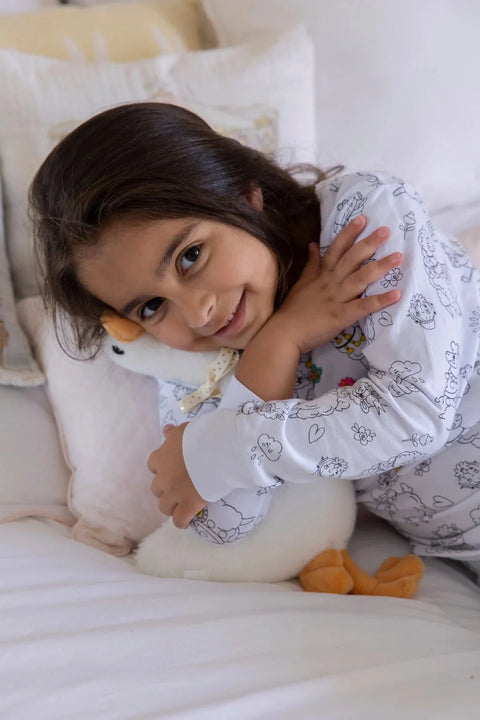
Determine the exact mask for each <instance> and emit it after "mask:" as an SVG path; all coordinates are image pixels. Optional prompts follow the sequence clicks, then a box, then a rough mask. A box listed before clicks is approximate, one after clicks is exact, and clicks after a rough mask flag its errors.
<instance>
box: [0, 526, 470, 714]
mask: <svg viewBox="0 0 480 720" xmlns="http://www.w3.org/2000/svg"><path fill="white" fill-rule="evenodd" d="M0 548H1V551H0V556H1V557H0V587H1V589H0V608H1V609H0V617H1V622H0V642H1V652H0V717H1V718H2V720H24V719H25V720H30V719H32V720H33V719H34V718H35V720H57V719H58V720H67V718H68V719H73V718H82V719H84V718H89V719H90V718H91V719H92V720H93V719H95V720H104V719H106V718H109V719H111V720H121V719H123V718H128V719H129V720H140V719H145V720H146V719H147V718H148V719H154V718H155V719H157V718H172V719H174V720H180V718H182V719H183V718H185V719H188V720H200V719H203V718H208V719H209V720H212V718H213V719H214V720H221V719H223V718H226V719H228V720H236V719H237V718H238V720H253V719H254V718H255V719H256V718H258V719H259V720H260V718H261V719H262V720H268V719H270V718H271V719H272V720H283V719H284V718H285V720H286V719H287V718H288V719H290V718H293V717H295V718H299V719H302V720H308V719H309V718H312V719H313V718H315V719H318V718H321V719H323V718H325V719H326V720H335V719H336V718H338V719H339V720H340V718H341V720H346V719H347V718H355V720H363V719H365V720H367V719H368V720H371V719H374V718H378V719H379V720H380V719H381V720H384V719H385V718H388V719H389V720H396V718H398V719H399V720H400V718H401V720H404V719H405V718H409V719H410V720H411V719H412V718H426V717H434V718H436V719H438V720H440V719H443V718H445V720H447V719H448V720H451V719H452V718H455V719H456V720H461V719H463V718H465V719H466V718H476V717H478V709H479V707H480V588H478V587H476V586H475V585H474V584H473V583H472V582H471V581H470V580H469V579H468V578H467V577H466V576H464V575H463V574H461V573H460V572H459V571H458V570H456V569H453V568H452V567H450V566H448V565H446V564H444V563H442V562H441V561H438V560H432V561H428V562H427V570H426V576H425V579H424V581H423V583H422V586H421V589H420V594H419V596H418V599H416V600H398V599H390V598H376V597H350V596H338V595H318V594H309V593H304V592H302V591H301V590H299V588H298V586H297V585H296V584H295V583H282V584H279V585H267V584H251V585H248V584H227V583H225V584H220V583H209V582H204V581H195V580H170V579H159V578H153V577H147V576H142V575H139V574H137V573H136V572H135V571H134V569H133V568H132V566H131V564H130V563H129V562H128V560H125V559H119V558H115V557H112V556H110V555H107V554H105V553H102V552H100V551H98V550H95V549H93V548H90V547H87V546H84V545H82V544H80V543H77V542H75V541H73V540H71V539H70V538H69V537H68V530H66V529H65V528H63V527H62V526H60V525H58V524H56V523H53V522H47V521H38V520H23V521H20V522H16V523H10V524H7V525H3V526H0ZM404 551H405V543H404V541H403V540H402V539H401V538H399V537H397V536H396V535H395V534H393V532H392V531H391V530H390V529H388V528H387V527H385V526H384V525H383V524H381V523H379V522H378V521H377V520H374V519H372V518H364V519H362V520H361V522H360V524H359V528H358V530H357V532H356V535H355V538H354V542H353V544H352V552H353V555H354V556H355V557H356V558H357V560H359V561H361V562H362V563H363V564H364V565H365V566H366V567H367V568H368V567H369V566H374V565H375V564H377V563H378V561H379V560H381V559H383V558H384V557H385V556H386V554H388V553H402V552H404Z"/></svg>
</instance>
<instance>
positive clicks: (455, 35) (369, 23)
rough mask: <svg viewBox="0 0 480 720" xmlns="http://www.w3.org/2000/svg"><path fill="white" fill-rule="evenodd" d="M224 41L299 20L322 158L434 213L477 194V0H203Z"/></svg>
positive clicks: (479, 149) (479, 52)
mask: <svg viewBox="0 0 480 720" xmlns="http://www.w3.org/2000/svg"><path fill="white" fill-rule="evenodd" d="M203 4H204V8H205V10H206V12H207V14H208V17H209V20H210V22H211V23H212V24H213V26H214V29H215V31H216V33H217V37H218V40H219V43H220V45H221V46H229V45H233V44H236V43H240V42H244V41H245V40H246V38H250V37H252V35H253V34H255V33H256V34H262V33H264V32H266V31H268V32H271V31H272V29H274V30H276V31H280V30H282V28H284V27H288V25H289V24H291V23H292V22H295V21H297V22H298V20H303V22H304V23H305V25H306V27H307V28H308V31H309V33H310V36H311V37H312V38H313V39H314V41H315V60H316V62H315V70H316V107H317V137H318V144H319V155H318V162H319V164H320V165H327V166H328V165H331V164H332V163H343V164H344V165H346V166H347V167H348V168H354V169H358V168H363V167H369V168H373V169H377V170H380V171H381V170H387V171H390V172H393V173H394V174H396V175H399V176H400V177H403V178H405V179H408V180H409V181H410V183H411V184H412V185H413V186H414V187H416V188H417V189H418V190H419V191H420V192H421V194H422V197H423V199H424V200H425V202H426V204H427V205H428V206H429V207H430V209H431V210H432V211H434V210H438V209H440V208H442V207H444V206H447V205H452V204H457V203H466V202H471V201H476V200H480V133H479V132H478V118H479V117H480V92H479V90H478V88H479V82H478V68H479V67H480V43H479V28H480V3H478V2H477V1H476V0H470V1H468V0H467V1H466V2H458V1H457V0H423V1H422V2H418V0H389V2H385V0H362V2H351V0H335V2H332V1H331V0H315V2H312V0H296V1H295V3H293V2H291V1H290V2H289V1H288V0H262V2H258V1H257V0H229V1H228V2H225V1H224V0H203Z"/></svg>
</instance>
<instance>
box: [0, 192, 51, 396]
mask: <svg viewBox="0 0 480 720" xmlns="http://www.w3.org/2000/svg"><path fill="white" fill-rule="evenodd" d="M43 381H44V377H43V373H42V372H41V371H40V368H39V367H38V365H37V364H36V362H35V361H34V359H33V357H32V354H31V352H30V346H29V344H28V342H27V338H26V337H25V335H24V334H23V331H22V329H21V327H20V325H19V324H18V320H17V313H16V310H15V300H14V297H13V289H12V285H11V282H10V270H9V267H8V260H7V254H6V249H5V234H4V231H3V220H2V188H1V185H0V385H41V384H42V383H43Z"/></svg>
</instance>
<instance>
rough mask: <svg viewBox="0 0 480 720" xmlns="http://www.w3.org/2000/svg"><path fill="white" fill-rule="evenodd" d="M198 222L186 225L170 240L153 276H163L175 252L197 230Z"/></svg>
mask: <svg viewBox="0 0 480 720" xmlns="http://www.w3.org/2000/svg"><path fill="white" fill-rule="evenodd" d="M199 222H200V221H199V220H196V221H194V222H192V223H190V224H189V225H186V226H185V227H184V228H183V229H182V230H180V232H178V233H177V234H176V235H174V236H173V238H172V239H171V241H170V243H169V245H168V247H167V249H166V250H165V254H164V256H163V257H162V259H161V260H160V262H159V263H158V266H157V269H156V271H155V275H156V276H157V277H158V276H161V275H164V274H165V271H166V269H167V267H168V265H169V263H170V260H171V259H172V257H173V255H174V254H175V250H176V249H177V248H178V247H179V246H180V245H181V244H182V243H183V242H184V241H185V240H188V238H189V236H190V235H191V233H192V232H193V231H194V230H195V229H196V228H197V226H198V224H199Z"/></svg>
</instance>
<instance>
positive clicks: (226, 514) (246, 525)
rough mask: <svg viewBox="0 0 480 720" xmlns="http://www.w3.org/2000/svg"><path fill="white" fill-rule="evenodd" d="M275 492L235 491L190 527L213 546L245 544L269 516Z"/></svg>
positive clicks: (271, 490) (269, 490)
mask: <svg viewBox="0 0 480 720" xmlns="http://www.w3.org/2000/svg"><path fill="white" fill-rule="evenodd" d="M272 492H275V488H258V489H256V490H234V491H233V492H232V493H230V495H228V496H227V497H225V498H222V499H221V500H218V502H214V503H208V505H206V506H205V507H204V508H203V510H201V511H200V512H199V513H198V514H197V515H196V517H194V519H193V520H192V521H191V523H190V527H191V528H192V529H193V530H195V532H197V533H198V534H199V535H200V536H201V537H203V538H205V539H206V540H208V541H209V542H212V543H217V544H223V543H234V542H237V541H238V540H242V539H243V538H244V537H246V536H247V535H248V533H249V532H250V531H251V530H253V528H254V527H255V526H256V525H258V523H259V522H261V520H262V519H263V517H264V516H265V515H266V513H267V511H268V507H269V505H270V500H271V497H272Z"/></svg>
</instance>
